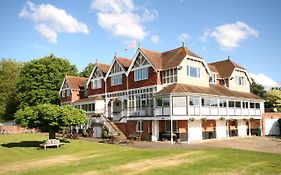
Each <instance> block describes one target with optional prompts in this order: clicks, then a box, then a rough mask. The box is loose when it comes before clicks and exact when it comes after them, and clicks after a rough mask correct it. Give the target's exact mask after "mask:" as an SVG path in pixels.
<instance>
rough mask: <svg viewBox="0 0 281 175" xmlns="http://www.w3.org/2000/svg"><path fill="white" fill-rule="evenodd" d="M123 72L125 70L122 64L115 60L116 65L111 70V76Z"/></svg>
mask: <svg viewBox="0 0 281 175" xmlns="http://www.w3.org/2000/svg"><path fill="white" fill-rule="evenodd" d="M123 71H124V69H123V68H122V66H121V65H120V63H118V61H116V60H114V63H113V65H112V67H111V69H110V72H109V75H111V74H116V73H119V72H123Z"/></svg>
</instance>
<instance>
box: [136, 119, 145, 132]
mask: <svg viewBox="0 0 281 175" xmlns="http://www.w3.org/2000/svg"><path fill="white" fill-rule="evenodd" d="M143 128H144V127H143V121H142V120H140V121H137V124H136V132H143Z"/></svg>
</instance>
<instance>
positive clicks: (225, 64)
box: [209, 59, 245, 78]
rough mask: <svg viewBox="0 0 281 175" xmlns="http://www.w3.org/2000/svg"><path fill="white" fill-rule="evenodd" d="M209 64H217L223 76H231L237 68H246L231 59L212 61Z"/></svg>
mask: <svg viewBox="0 0 281 175" xmlns="http://www.w3.org/2000/svg"><path fill="white" fill-rule="evenodd" d="M209 65H211V66H215V67H216V69H217V71H218V73H219V74H220V75H221V77H222V78H226V77H230V76H231V74H232V72H233V70H234V69H235V68H240V69H244V68H243V67H241V66H240V65H238V64H236V63H234V62H233V61H232V60H230V59H227V60H223V61H218V62H213V63H210V64H209ZM244 70H245V69H244Z"/></svg>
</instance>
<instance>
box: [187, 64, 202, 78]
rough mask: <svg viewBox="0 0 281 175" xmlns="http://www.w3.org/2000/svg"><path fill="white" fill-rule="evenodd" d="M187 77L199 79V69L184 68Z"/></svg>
mask: <svg viewBox="0 0 281 175" xmlns="http://www.w3.org/2000/svg"><path fill="white" fill-rule="evenodd" d="M186 72H187V76H190V77H195V78H200V68H199V67H196V66H187V67H186Z"/></svg>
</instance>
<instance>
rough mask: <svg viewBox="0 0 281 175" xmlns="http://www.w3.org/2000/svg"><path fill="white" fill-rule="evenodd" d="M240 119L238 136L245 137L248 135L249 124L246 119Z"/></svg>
mask: <svg viewBox="0 0 281 175" xmlns="http://www.w3.org/2000/svg"><path fill="white" fill-rule="evenodd" d="M237 121H238V127H237V128H238V136H240V137H245V136H247V125H246V121H244V120H237Z"/></svg>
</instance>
